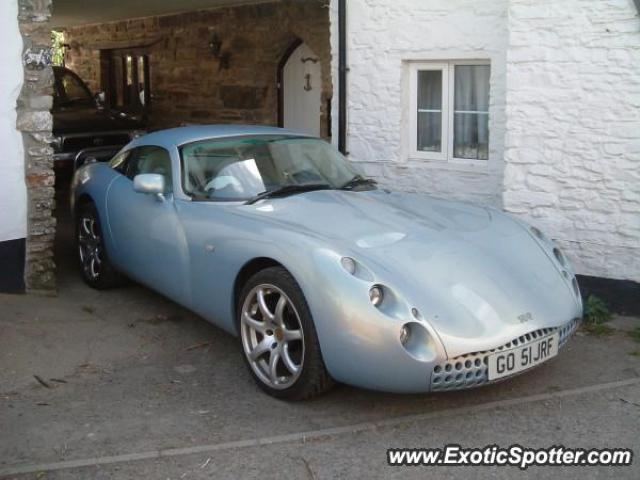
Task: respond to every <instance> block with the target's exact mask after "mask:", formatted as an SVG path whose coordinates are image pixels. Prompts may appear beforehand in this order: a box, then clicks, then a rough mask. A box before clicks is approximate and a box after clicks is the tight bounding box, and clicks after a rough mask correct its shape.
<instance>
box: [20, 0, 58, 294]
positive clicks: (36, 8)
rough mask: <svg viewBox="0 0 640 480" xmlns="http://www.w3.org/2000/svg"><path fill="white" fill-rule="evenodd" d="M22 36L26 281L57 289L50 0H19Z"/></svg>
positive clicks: (31, 286) (42, 288)
mask: <svg viewBox="0 0 640 480" xmlns="http://www.w3.org/2000/svg"><path fill="white" fill-rule="evenodd" d="M18 5H19V15H18V20H19V24H20V31H21V33H22V37H23V64H24V82H23V87H22V90H21V92H20V96H19V97H18V103H17V112H18V116H17V128H18V130H20V131H21V132H22V138H23V142H24V151H25V170H26V171H25V178H26V187H27V238H26V265H25V283H26V287H27V289H28V290H30V291H42V292H51V291H53V290H54V289H55V264H54V260H53V241H54V235H55V227H56V220H55V218H54V217H53V214H52V212H53V209H54V190H53V183H54V175H53V157H52V155H53V150H52V149H51V147H50V146H49V143H50V141H51V127H52V119H51V114H50V112H49V110H50V109H51V106H52V102H53V99H52V96H51V95H52V85H53V72H52V70H51V52H50V44H51V37H50V34H51V33H50V30H49V27H48V23H47V22H48V20H49V17H50V7H51V0H19V4H18Z"/></svg>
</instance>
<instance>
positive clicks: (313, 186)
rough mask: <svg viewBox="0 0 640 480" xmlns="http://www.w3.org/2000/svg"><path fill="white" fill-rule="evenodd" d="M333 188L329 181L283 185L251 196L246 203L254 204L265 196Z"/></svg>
mask: <svg viewBox="0 0 640 480" xmlns="http://www.w3.org/2000/svg"><path fill="white" fill-rule="evenodd" d="M330 188H332V187H331V185H329V184H327V183H304V184H301V185H283V186H281V187H278V188H274V189H273V190H267V191H266V192H262V193H259V194H258V195H256V196H255V197H251V198H250V199H249V200H247V201H246V202H245V205H253V204H254V203H256V202H257V201H259V200H262V199H263V198H271V197H283V196H285V195H293V194H295V193H303V192H312V191H314V190H328V189H330Z"/></svg>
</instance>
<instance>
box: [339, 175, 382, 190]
mask: <svg viewBox="0 0 640 480" xmlns="http://www.w3.org/2000/svg"><path fill="white" fill-rule="evenodd" d="M377 184H378V182H376V181H375V180H374V179H372V178H365V177H363V176H362V175H356V176H355V177H353V178H352V179H351V180H349V181H348V182H347V183H345V184H344V185H342V186H341V187H340V190H353V189H354V188H355V187H359V186H361V185H364V186H369V187H375V186H376V185H377Z"/></svg>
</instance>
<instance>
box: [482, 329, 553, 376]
mask: <svg viewBox="0 0 640 480" xmlns="http://www.w3.org/2000/svg"><path fill="white" fill-rule="evenodd" d="M559 343H560V334H559V333H554V334H553V335H549V336H547V337H544V338H540V339H538V340H536V341H535V342H531V343H528V344H526V345H523V346H522V347H516V348H512V349H511V350H503V351H501V352H497V353H493V354H491V355H489V380H495V379H497V378H502V377H506V376H508V375H513V374H514V373H518V372H521V371H522V370H526V369H528V368H531V367H535V366H536V365H539V364H541V363H542V362H545V361H547V360H549V359H550V358H552V357H555V356H556V355H557V354H558V344H559Z"/></svg>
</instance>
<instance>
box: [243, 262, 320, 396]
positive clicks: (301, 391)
mask: <svg viewBox="0 0 640 480" xmlns="http://www.w3.org/2000/svg"><path fill="white" fill-rule="evenodd" d="M238 323H239V332H240V341H241V344H242V350H243V352H244V359H245V360H246V362H247V365H248V366H249V371H250V372H251V374H252V375H253V377H254V379H255V380H256V382H257V383H258V385H259V386H260V387H261V388H262V389H263V390H264V391H265V392H267V393H268V394H269V395H272V396H274V397H277V398H286V399H289V400H304V399H307V398H311V397H314V396H316V395H319V394H321V393H323V392H325V391H327V390H328V389H329V388H331V386H332V385H333V381H332V380H331V377H330V376H329V374H328V373H327V370H326V368H325V365H324V362H323V360H322V355H321V352H320V344H319V342H318V336H317V334H316V330H315V326H314V324H313V319H312V317H311V313H310V311H309V307H308V305H307V302H306V300H305V298H304V295H303V293H302V290H301V289H300V287H299V286H298V284H297V282H296V281H295V279H294V278H293V277H292V276H291V274H290V273H289V272H288V271H287V270H285V269H284V268H282V267H271V268H267V269H265V270H262V271H261V272H258V273H257V274H255V275H254V276H253V277H251V278H250V279H249V281H248V282H247V283H246V285H245V286H244V288H243V289H242V292H241V294H240V299H239V305H238Z"/></svg>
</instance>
